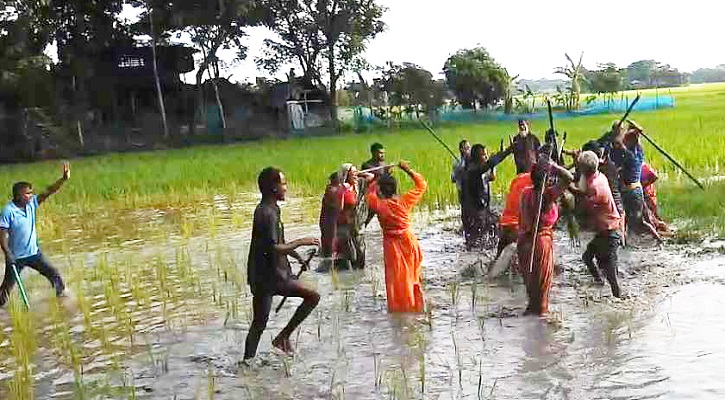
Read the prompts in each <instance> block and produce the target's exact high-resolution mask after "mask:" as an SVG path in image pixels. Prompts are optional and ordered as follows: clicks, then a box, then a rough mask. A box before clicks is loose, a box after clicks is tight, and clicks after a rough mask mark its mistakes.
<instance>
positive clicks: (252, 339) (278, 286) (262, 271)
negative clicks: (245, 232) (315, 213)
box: [244, 167, 320, 364]
mask: <svg viewBox="0 0 725 400" xmlns="http://www.w3.org/2000/svg"><path fill="white" fill-rule="evenodd" d="M257 183H258V185H259V191H260V192H261V193H262V200H261V201H260V202H259V205H258V206H257V208H256V209H255V210H254V221H253V223H252V241H251V244H250V246H249V257H248V258H247V281H248V282H249V286H250V287H251V289H252V295H253V298H252V312H253V317H252V325H251V326H250V328H249V333H248V334H247V340H246V343H245V348H244V363H246V364H248V363H249V361H250V360H251V359H252V358H254V356H255V355H256V353H257V346H258V345H259V339H260V338H261V337H262V333H263V332H264V330H265V328H266V327H267V320H268V319H269V312H270V311H271V309H272V297H273V296H275V295H276V296H285V297H301V298H302V300H303V301H302V304H301V305H300V306H299V307H297V311H295V313H294V315H293V316H292V319H290V321H289V322H288V323H287V326H285V327H284V329H282V332H280V333H279V335H277V337H276V338H275V339H274V340H273V341H272V345H273V346H274V347H277V348H278V349H280V350H282V351H284V352H285V353H290V352H292V344H291V343H290V339H289V338H290V335H291V334H292V332H293V331H294V330H295V329H296V328H297V326H299V324H301V323H302V321H304V320H305V318H307V316H308V315H310V313H311V312H312V310H313V309H314V308H315V307H316V306H317V303H318V302H319V301H320V295H319V294H318V293H317V292H316V291H314V290H312V289H308V288H306V287H304V286H303V285H302V284H300V283H299V282H297V281H296V280H295V279H294V277H293V275H292V268H291V266H290V263H289V260H288V259H287V256H292V257H294V258H295V259H297V260H298V261H299V262H300V264H303V265H304V264H305V260H303V259H302V257H301V256H300V255H299V254H297V252H296V251H295V249H297V248H298V247H300V246H318V245H319V244H320V242H319V240H318V239H316V238H311V237H308V238H303V239H297V240H294V241H292V242H290V243H287V242H286V241H285V238H284V225H283V224H282V219H281V218H280V210H279V206H278V205H277V202H278V201H284V200H285V196H286V193H287V180H286V178H285V176H284V175H283V174H282V171H280V170H278V169H276V168H273V167H268V168H265V169H264V170H262V172H261V173H260V174H259V177H258V179H257Z"/></svg>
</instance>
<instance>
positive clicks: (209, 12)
mask: <svg viewBox="0 0 725 400" xmlns="http://www.w3.org/2000/svg"><path fill="white" fill-rule="evenodd" d="M149 3H150V4H151V7H152V8H153V12H154V15H155V17H154V19H155V20H156V24H157V26H156V27H153V28H154V29H155V30H157V31H159V32H160V33H161V36H164V37H168V36H171V35H176V36H177V37H180V36H181V35H182V34H188V35H189V37H190V38H191V43H192V45H193V47H194V48H196V49H197V50H199V52H200V53H201V55H202V58H201V62H200V63H199V64H198V67H197V70H196V88H197V107H202V105H203V102H204V91H203V87H202V83H203V81H204V74H205V73H208V75H209V79H210V81H211V82H212V87H213V88H214V95H215V98H216V102H217V106H218V107H219V112H220V114H221V121H222V128H226V118H225V115H224V105H223V103H222V100H221V97H220V95H219V87H218V84H217V82H218V81H219V79H220V78H221V70H222V68H223V65H222V63H221V61H220V59H219V57H218V51H219V50H221V49H232V48H234V49H235V50H236V56H235V58H234V60H233V61H232V62H236V61H242V60H244V59H246V57H247V47H246V46H244V44H243V43H242V38H244V37H245V36H246V33H245V31H244V30H245V28H247V27H249V26H252V25H256V24H257V23H259V19H260V18H261V10H260V8H258V3H257V2H255V1H253V0H215V1H214V2H208V1H203V0H171V1H167V0H149ZM135 4H139V2H138V0H135ZM146 20H147V19H146V18H144V16H143V15H142V18H141V21H142V23H140V24H138V25H137V29H138V30H139V31H140V32H142V33H147V34H149V33H151V31H152V29H151V28H152V27H150V26H149V25H147V24H145V23H143V21H146ZM194 116H195V113H194V115H192V123H191V126H192V130H193V129H194V127H195V126H196V122H195V121H193V117H194Z"/></svg>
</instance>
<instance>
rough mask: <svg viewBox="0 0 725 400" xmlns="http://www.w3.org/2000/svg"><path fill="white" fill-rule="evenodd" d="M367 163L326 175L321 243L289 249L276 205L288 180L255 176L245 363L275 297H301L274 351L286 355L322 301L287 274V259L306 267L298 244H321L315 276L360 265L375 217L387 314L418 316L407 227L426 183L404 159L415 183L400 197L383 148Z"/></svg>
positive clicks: (419, 291)
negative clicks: (367, 232)
mask: <svg viewBox="0 0 725 400" xmlns="http://www.w3.org/2000/svg"><path fill="white" fill-rule="evenodd" d="M370 151H371V154H372V158H371V159H370V160H368V161H366V162H365V163H363V164H362V170H358V169H357V167H356V166H355V165H354V164H352V163H344V164H342V166H341V167H340V168H339V169H338V171H336V172H335V173H333V174H332V175H330V177H329V182H328V184H327V187H326V189H325V194H324V195H323V197H322V206H321V210H320V231H321V235H320V239H317V238H313V237H308V238H302V239H297V240H294V241H291V242H289V243H287V242H286V241H285V238H284V228H283V225H282V221H281V219H280V210H279V207H278V206H277V202H279V201H283V200H284V199H285V195H286V192H287V180H286V178H285V176H284V174H283V173H282V171H280V170H278V169H276V168H272V167H268V168H266V169H264V170H263V171H262V172H261V173H260V175H259V178H258V184H259V190H260V192H261V194H262V200H261V202H260V203H259V205H258V206H257V208H256V210H255V213H254V222H253V228H252V241H251V245H250V249H249V258H248V264H247V267H248V272H247V274H248V282H249V285H250V286H251V289H252V295H253V300H252V303H253V318H252V325H251V327H250V330H249V334H248V335H247V339H246V344H245V352H244V361H243V362H245V363H248V362H249V360H251V359H252V358H254V356H255V355H256V352H257V346H258V344H259V340H260V338H261V335H262V333H263V331H264V329H265V328H266V325H267V320H268V318H269V313H270V310H271V306H272V297H273V296H275V295H277V296H285V297H300V298H302V299H303V301H302V303H301V304H300V305H299V306H298V308H297V310H296V311H295V313H294V315H293V316H292V318H291V319H290V321H289V323H288V324H287V326H286V327H285V328H284V329H283V330H282V331H281V332H280V333H279V334H278V335H277V336H276V337H275V338H274V339H273V341H272V345H273V346H275V347H276V348H278V349H280V350H282V351H284V352H291V351H292V347H291V344H290V341H289V338H290V334H291V333H292V332H293V331H294V330H295V328H297V326H298V325H299V324H300V323H301V322H302V321H303V320H304V319H305V318H306V317H307V316H308V315H309V314H310V313H311V312H312V310H313V309H314V308H315V307H316V305H317V303H318V302H319V299H320V295H319V294H318V293H317V292H316V291H314V290H311V289H308V288H305V287H304V286H303V285H301V284H300V283H299V282H298V281H297V280H296V279H295V278H294V277H293V275H292V270H291V267H290V263H289V260H288V258H287V257H288V256H290V257H293V258H295V259H297V260H298V261H299V262H300V264H301V265H302V268H303V269H306V268H307V267H308V266H307V265H305V260H303V258H302V257H301V256H300V255H299V254H298V253H297V251H296V249H297V248H298V247H301V246H319V247H320V249H321V262H320V267H319V268H318V271H323V272H324V271H328V270H329V269H331V268H335V269H359V268H364V267H365V240H364V235H363V230H364V228H365V226H367V224H368V223H369V222H370V221H371V220H372V218H373V217H374V216H377V218H378V222H379V224H380V227H381V230H382V233H383V263H384V268H385V286H386V293H387V303H388V311H390V312H422V311H424V308H425V303H424V296H423V288H422V281H421V280H422V269H421V267H422V260H423V253H422V251H421V248H420V245H419V243H418V239H417V238H416V236H415V235H414V234H413V232H412V231H411V229H410V226H411V211H412V209H413V207H415V205H416V204H418V203H419V202H420V200H421V199H422V197H423V194H424V193H425V191H426V189H427V186H428V184H427V182H426V180H425V178H423V176H422V175H421V174H419V173H418V172H416V171H414V170H413V169H412V168H411V167H410V165H409V164H408V163H406V162H404V161H401V162H400V163H399V164H398V165H397V167H398V168H399V169H401V170H402V171H403V172H405V173H406V174H407V175H408V176H409V177H410V178H411V179H412V181H413V188H412V189H410V190H408V191H407V192H405V193H402V194H398V182H397V180H396V178H395V177H394V176H393V173H392V169H393V168H394V167H395V166H393V165H386V164H385V149H384V147H383V146H382V145H381V144H379V143H375V144H373V145H372V146H371V148H370Z"/></svg>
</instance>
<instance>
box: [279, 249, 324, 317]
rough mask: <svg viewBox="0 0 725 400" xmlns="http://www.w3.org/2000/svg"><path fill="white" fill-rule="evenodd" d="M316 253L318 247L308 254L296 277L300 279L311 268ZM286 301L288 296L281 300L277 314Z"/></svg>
mask: <svg viewBox="0 0 725 400" xmlns="http://www.w3.org/2000/svg"><path fill="white" fill-rule="evenodd" d="M315 254H317V249H312V250H310V252H309V253H308V254H307V259H306V260H304V261H302V267H300V272H298V273H297V275H295V279H299V278H300V275H302V273H303V272H305V271H306V270H307V268H309V266H310V261H311V260H312V257H314V256H315ZM285 301H287V296H284V298H283V299H282V301H280V302H279V305H278V306H277V309H276V310H274V313H275V314H277V313H278V312H279V310H281V309H282V306H283V305H284V302H285Z"/></svg>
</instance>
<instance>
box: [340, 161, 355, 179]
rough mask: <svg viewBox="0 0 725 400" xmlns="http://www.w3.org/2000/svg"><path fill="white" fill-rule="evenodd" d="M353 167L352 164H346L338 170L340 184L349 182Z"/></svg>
mask: <svg viewBox="0 0 725 400" xmlns="http://www.w3.org/2000/svg"><path fill="white" fill-rule="evenodd" d="M352 167H353V164H352V163H344V164H342V165H341V166H340V169H339V170H337V177H338V179H340V183H345V182H347V175H348V174H349V173H350V169H351V168H352Z"/></svg>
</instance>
